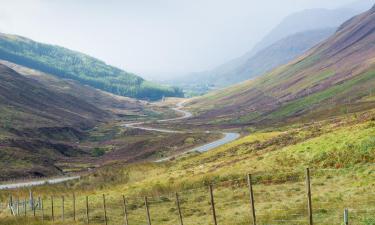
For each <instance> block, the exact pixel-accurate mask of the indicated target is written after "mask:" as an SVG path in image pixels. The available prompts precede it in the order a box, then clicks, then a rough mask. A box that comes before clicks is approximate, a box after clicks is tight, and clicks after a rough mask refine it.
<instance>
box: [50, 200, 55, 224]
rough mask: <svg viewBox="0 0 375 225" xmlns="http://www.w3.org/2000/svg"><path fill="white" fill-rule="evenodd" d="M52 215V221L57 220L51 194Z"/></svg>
mask: <svg viewBox="0 0 375 225" xmlns="http://www.w3.org/2000/svg"><path fill="white" fill-rule="evenodd" d="M51 216H52V221H55V212H54V209H53V196H51Z"/></svg>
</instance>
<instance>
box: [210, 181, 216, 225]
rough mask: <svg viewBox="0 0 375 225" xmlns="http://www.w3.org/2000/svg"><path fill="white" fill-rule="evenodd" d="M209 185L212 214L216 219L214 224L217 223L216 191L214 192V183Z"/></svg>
mask: <svg viewBox="0 0 375 225" xmlns="http://www.w3.org/2000/svg"><path fill="white" fill-rule="evenodd" d="M209 187H210V198H211V208H212V216H213V219H214V224H215V225H217V220H216V210H215V200H214V193H213V187H212V184H210V186H209Z"/></svg>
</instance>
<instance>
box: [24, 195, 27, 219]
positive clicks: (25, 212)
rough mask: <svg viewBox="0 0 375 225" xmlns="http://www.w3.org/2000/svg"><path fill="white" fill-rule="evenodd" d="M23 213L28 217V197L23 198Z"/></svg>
mask: <svg viewBox="0 0 375 225" xmlns="http://www.w3.org/2000/svg"><path fill="white" fill-rule="evenodd" d="M23 214H24V216H25V217H26V214H27V206H26V198H25V199H24V200H23Z"/></svg>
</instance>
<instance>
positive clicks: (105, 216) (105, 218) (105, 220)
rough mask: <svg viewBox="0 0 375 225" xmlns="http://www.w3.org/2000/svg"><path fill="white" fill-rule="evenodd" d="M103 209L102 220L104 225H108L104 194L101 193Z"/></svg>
mask: <svg viewBox="0 0 375 225" xmlns="http://www.w3.org/2000/svg"><path fill="white" fill-rule="evenodd" d="M103 210H104V222H105V225H108V220H107V206H106V204H105V194H103Z"/></svg>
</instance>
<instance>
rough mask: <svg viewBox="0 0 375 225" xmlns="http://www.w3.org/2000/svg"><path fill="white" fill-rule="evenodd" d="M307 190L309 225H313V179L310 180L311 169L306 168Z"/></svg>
mask: <svg viewBox="0 0 375 225" xmlns="http://www.w3.org/2000/svg"><path fill="white" fill-rule="evenodd" d="M306 191H307V210H308V216H309V225H313V213H312V203H311V181H310V169H309V168H306Z"/></svg>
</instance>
